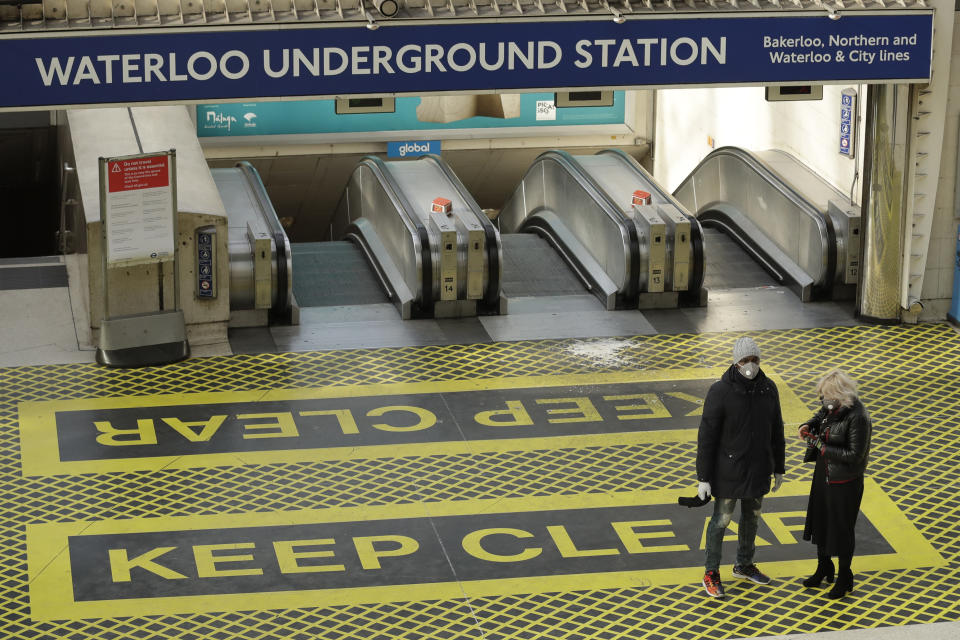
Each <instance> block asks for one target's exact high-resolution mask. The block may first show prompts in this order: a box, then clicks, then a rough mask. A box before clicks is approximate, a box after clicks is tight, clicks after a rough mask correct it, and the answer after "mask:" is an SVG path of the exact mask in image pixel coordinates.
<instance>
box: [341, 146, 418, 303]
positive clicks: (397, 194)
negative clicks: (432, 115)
mask: <svg viewBox="0 0 960 640" xmlns="http://www.w3.org/2000/svg"><path fill="white" fill-rule="evenodd" d="M359 166H364V167H366V168H368V169H370V171H371V172H372V173H373V175H374V176H375V177H376V178H377V180H378V182H379V183H380V186H382V187H383V189H384V192H385V193H386V194H387V197H388V198H390V200H391V202H393V204H394V208H395V209H396V211H397V214H398V215H399V216H400V219H401V220H402V221H403V223H404V225H405V226H406V227H407V229H409V230H410V231H411V233H412V234H413V235H415V236H416V238H417V240H418V241H419V243H420V246H419V247H414V248H415V249H417V250H418V251H419V253H420V262H421V265H420V266H421V269H420V274H421V275H420V278H421V281H420V287H421V294H420V295H421V300H420V303H421V306H422V307H423V308H424V309H428V308H431V307H432V306H433V254H432V251H431V248H430V234H429V232H428V231H427V227H426V225H424V224H423V221H421V220H420V218H419V217H417V216H412V215H410V212H412V211H413V210H414V209H413V206H412V205H411V204H410V201H409V200H407V197H406V196H405V195H404V194H403V189H401V188H400V185H399V184H397V181H396V179H395V178H394V177H393V174H391V173H390V169H389V168H388V167H387V163H386V162H384V161H383V160H381V159H380V158H378V157H377V156H364V157H363V158H362V159H361V160H360V163H359Z"/></svg>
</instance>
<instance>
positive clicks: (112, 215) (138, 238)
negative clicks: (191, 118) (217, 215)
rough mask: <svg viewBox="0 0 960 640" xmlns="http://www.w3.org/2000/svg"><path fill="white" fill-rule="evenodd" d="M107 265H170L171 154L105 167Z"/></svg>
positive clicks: (116, 160)
mask: <svg viewBox="0 0 960 640" xmlns="http://www.w3.org/2000/svg"><path fill="white" fill-rule="evenodd" d="M101 171H102V172H103V173H102V176H101V178H102V188H103V195H102V197H103V198H104V201H103V204H102V205H101V206H102V214H103V215H102V218H101V219H102V220H103V221H104V225H105V238H106V259H107V263H108V264H116V263H136V262H157V261H164V260H172V259H173V255H174V253H173V252H174V215H175V209H174V200H173V181H174V177H173V175H172V166H171V162H170V157H169V154H168V153H155V154H142V155H136V156H126V157H122V158H106V159H104V160H103V161H102V162H101Z"/></svg>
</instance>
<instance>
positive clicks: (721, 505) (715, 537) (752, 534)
mask: <svg viewBox="0 0 960 640" xmlns="http://www.w3.org/2000/svg"><path fill="white" fill-rule="evenodd" d="M739 500H740V526H739V529H738V534H739V542H738V544H737V564H738V565H740V566H746V565H749V564H753V552H754V551H755V550H756V545H755V544H754V542H755V540H756V538H757V525H758V524H759V523H760V511H761V507H762V506H763V497H760V498H740V499H739ZM715 503H716V504H714V506H713V517H712V518H710V524H708V525H707V571H717V570H718V569H719V568H720V547H721V545H722V544H723V536H724V534H725V533H726V532H727V525H728V524H730V520H731V519H732V518H733V510H734V508H735V507H736V506H737V498H716V499H715Z"/></svg>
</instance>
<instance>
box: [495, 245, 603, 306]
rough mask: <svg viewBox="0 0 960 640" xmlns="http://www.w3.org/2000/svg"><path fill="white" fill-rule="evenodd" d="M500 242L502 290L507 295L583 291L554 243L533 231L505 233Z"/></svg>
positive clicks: (521, 295)
mask: <svg viewBox="0 0 960 640" xmlns="http://www.w3.org/2000/svg"><path fill="white" fill-rule="evenodd" d="M500 237H501V239H502V242H503V293H504V294H505V295H506V296H507V297H510V298H517V297H526V296H563V295H576V294H581V293H584V291H585V289H584V286H583V284H582V283H581V282H580V280H579V279H578V278H577V277H576V275H574V273H573V272H572V271H570V268H569V267H568V266H567V264H566V263H565V262H564V261H563V258H561V257H560V254H558V253H557V252H556V251H555V250H554V249H553V247H551V246H550V244H549V243H548V242H547V241H546V240H544V239H543V238H541V237H540V236H538V235H536V234H533V233H505V234H503V235H501V236H500Z"/></svg>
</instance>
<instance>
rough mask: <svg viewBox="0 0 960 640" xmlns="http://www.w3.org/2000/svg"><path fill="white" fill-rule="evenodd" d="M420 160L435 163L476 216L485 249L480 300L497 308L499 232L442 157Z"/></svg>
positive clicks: (500, 262) (500, 260) (500, 255)
mask: <svg viewBox="0 0 960 640" xmlns="http://www.w3.org/2000/svg"><path fill="white" fill-rule="evenodd" d="M419 161H422V162H430V163H433V164H435V165H436V167H437V168H438V170H439V171H441V172H442V173H443V175H444V176H446V178H447V180H448V181H449V182H450V184H451V186H452V187H453V188H454V190H455V191H456V193H457V195H459V196H460V199H461V200H462V201H463V203H464V204H465V205H466V207H467V209H468V210H469V211H470V213H471V214H472V215H473V217H474V218H476V222H477V223H478V224H479V225H480V227H481V229H482V230H483V235H484V248H485V249H486V265H485V267H486V268H485V269H484V283H483V289H484V293H483V296H482V301H483V303H484V305H486V306H487V307H488V308H497V307H498V306H499V303H500V290H501V286H502V282H503V246H502V242H501V239H500V233H499V232H498V231H497V229H496V227H495V226H494V225H493V223H492V222H491V221H490V219H489V218H487V216H486V214H485V213H483V210H482V209H481V208H480V205H478V204H477V201H476V200H474V198H473V195H472V194H471V193H470V192H469V191H467V188H466V187H465V186H464V185H463V182H461V181H460V178H459V177H457V174H456V173H454V171H453V169H451V168H450V165H449V164H447V162H446V161H445V160H443V158H441V157H440V156H437V155H434V154H428V155H425V156H421V158H420V160H419Z"/></svg>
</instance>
